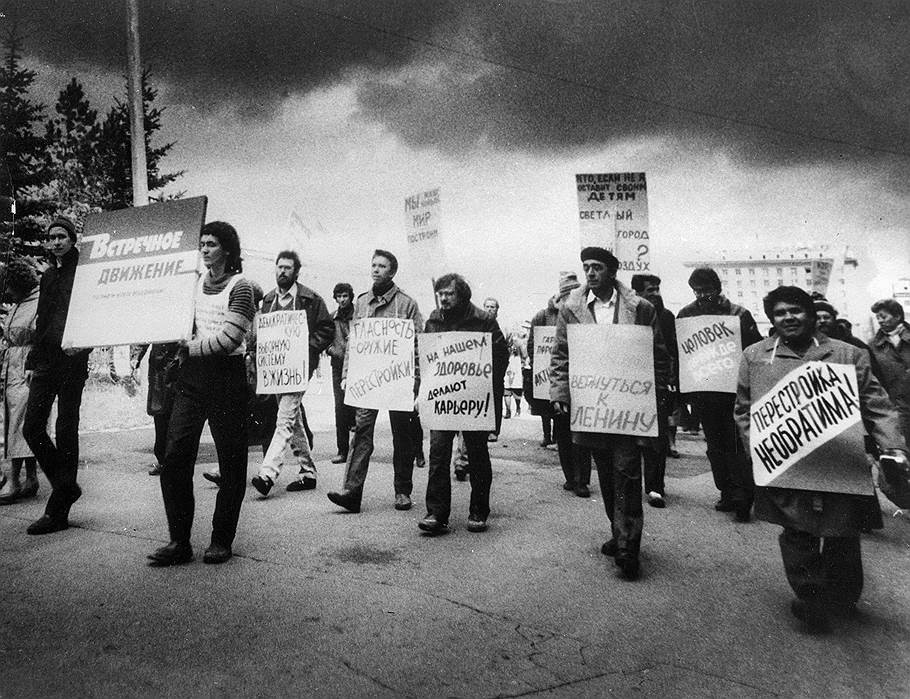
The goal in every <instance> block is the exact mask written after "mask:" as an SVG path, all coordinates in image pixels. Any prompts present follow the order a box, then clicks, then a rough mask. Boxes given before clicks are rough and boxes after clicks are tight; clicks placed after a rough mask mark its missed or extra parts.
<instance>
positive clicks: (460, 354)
mask: <svg viewBox="0 0 910 699" xmlns="http://www.w3.org/2000/svg"><path fill="white" fill-rule="evenodd" d="M492 337H493V336H492V335H491V334H490V333H478V332H445V333H429V334H423V335H420V336H419V337H418V338H417V346H418V347H419V349H420V399H421V410H420V421H421V422H422V423H423V425H424V427H429V428H430V429H432V430H466V431H481V432H483V431H491V430H494V429H496V411H495V404H494V402H493V349H492Z"/></svg>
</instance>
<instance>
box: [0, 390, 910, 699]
mask: <svg viewBox="0 0 910 699" xmlns="http://www.w3.org/2000/svg"><path fill="white" fill-rule="evenodd" d="M326 400H328V398H326V397H319V398H318V401H317V402H319V404H318V405H315V406H313V407H312V408H311V416H312V417H311V421H312V423H313V424H314V426H315V427H316V429H317V434H316V440H317V452H316V456H317V459H319V461H318V465H319V486H318V489H317V490H316V491H310V492H303V493H288V492H285V490H284V489H283V487H282V486H283V485H284V484H285V483H286V482H287V478H286V476H288V477H289V476H290V475H291V474H290V473H288V474H282V479H281V481H280V482H279V486H278V487H277V488H276V490H274V491H273V493H272V495H270V496H269V498H267V499H262V498H260V497H259V495H258V493H256V491H255V490H253V489H252V488H250V489H249V490H248V494H247V498H246V501H245V502H244V507H243V511H242V512H241V521H240V529H239V533H238V537H237V540H236V541H235V545H234V552H235V556H234V558H233V559H232V560H231V561H230V562H228V563H227V564H225V565H222V566H211V565H204V564H203V563H202V561H201V553H202V550H203V549H204V548H205V546H206V545H207V543H208V535H209V533H210V525H209V521H210V518H211V512H212V506H213V502H214V495H215V492H216V490H215V487H214V486H212V485H211V484H209V483H208V482H207V481H204V480H202V478H201V477H199V476H200V472H201V469H202V468H205V467H206V465H207V464H210V463H211V462H213V461H214V460H215V457H214V448H213V446H212V445H211V443H210V442H204V443H203V445H202V448H201V451H200V457H199V464H198V466H197V479H196V496H197V503H196V508H197V513H196V526H195V530H194V536H193V544H194V547H195V549H196V552H197V557H196V560H195V561H194V562H192V563H190V564H187V565H183V566H179V567H175V568H169V569H160V568H158V569H156V568H149V567H147V566H146V560H145V556H146V554H148V553H149V552H150V551H152V550H153V549H154V548H156V547H157V546H160V545H161V544H162V543H165V542H166V540H167V530H166V526H165V520H164V513H163V508H162V505H161V497H160V492H159V488H158V480H157V478H154V477H149V476H148V475H146V473H145V469H146V467H147V466H148V464H149V462H150V460H151V456H150V452H151V442H152V432H151V430H148V429H146V430H135V431H129V432H110V433H93V434H86V435H84V436H83V439H82V455H83V458H84V467H83V469H82V471H81V473H80V482H81V484H82V487H83V490H84V495H83V497H82V499H81V500H80V501H79V502H78V503H77V505H76V506H75V507H74V508H73V512H72V514H71V517H70V520H71V523H72V524H73V526H72V527H71V528H70V529H69V530H67V531H65V532H60V533H57V534H52V535H48V536H42V537H31V536H27V535H26V534H25V527H26V526H27V525H28V523H29V522H31V521H32V520H34V519H36V518H37V517H38V516H40V514H41V513H42V511H43V506H44V501H45V499H46V497H47V495H48V488H47V485H46V483H45V482H44V481H43V480H42V489H41V491H40V493H39V496H38V498H37V499H35V500H32V501H27V502H23V503H18V504H16V505H13V506H9V507H3V508H0V620H2V624H0V696H2V697H25V696H42V697H43V696H67V697H69V696H80V697H81V696H88V697H95V696H97V697H112V696H150V697H151V696H164V695H169V696H269V697H272V696H339V697H341V696H344V697H348V696H389V697H391V696H408V697H423V696H433V697H436V696H453V697H497V696H542V697H549V696H553V697H568V696H592V697H593V696H610V695H616V696H629V695H633V696H656V695H660V696H670V697H675V696H679V697H693V696H694V697H718V696H724V697H726V696H736V697H765V696H768V697H772V696H862V697H906V696H908V695H910V641H908V638H910V633H908V632H910V582H908V581H910V555H908V549H910V522H908V521H907V520H906V519H903V518H901V517H890V516H888V515H890V514H891V513H892V512H893V509H889V510H888V511H887V513H886V519H887V521H886V526H885V529H884V530H883V531H881V532H876V533H874V534H872V535H869V536H866V537H864V542H863V550H864V553H863V559H864V565H865V572H866V588H865V591H864V593H863V597H862V600H861V602H860V605H859V611H858V613H857V614H856V615H855V616H854V617H852V618H848V619H838V620H836V621H835V623H834V625H833V627H832V628H831V630H830V631H828V632H827V633H823V634H810V633H807V632H806V630H805V629H804V628H803V627H802V625H801V624H800V622H798V621H797V620H795V619H794V618H792V617H791V616H790V613H789V611H788V606H789V602H790V599H791V593H790V589H789V587H788V585H787V583H786V580H785V578H784V575H783V570H782V567H781V563H780V557H779V553H778V548H777V531H778V530H777V528H776V527H773V526H771V525H767V524H764V523H757V522H752V523H749V524H736V523H734V522H733V521H732V520H731V519H730V517H729V516H728V515H725V514H720V513H717V512H714V510H713V508H712V504H713V501H714V499H715V497H716V493H715V491H714V487H713V483H712V481H711V476H710V473H709V472H708V467H707V463H706V461H705V457H704V453H703V452H704V443H703V442H702V441H701V440H699V439H695V438H685V439H681V440H680V442H679V444H680V447H681V450H682V451H683V452H684V455H683V458H682V459H679V460H671V462H670V466H669V468H670V470H669V477H668V481H667V488H668V503H669V506H668V507H667V508H666V509H664V510H655V509H651V508H649V507H647V506H646V507H645V529H644V538H643V542H642V569H643V575H642V577H641V579H639V580H637V581H635V582H629V581H625V580H623V579H621V578H620V577H619V576H618V574H617V572H616V568H615V566H614V565H613V563H612V559H609V558H605V557H604V556H602V555H601V554H600V545H601V544H602V543H603V541H604V540H605V539H606V538H607V532H608V525H607V519H606V516H605V514H604V511H603V503H602V501H601V500H600V497H599V492H598V489H597V487H596V474H594V480H595V483H594V484H593V485H592V495H593V496H592V497H591V498H590V499H588V500H584V499H581V498H577V497H575V496H574V495H572V494H571V493H567V492H565V491H564V490H563V489H562V487H561V486H562V478H561V472H560V470H559V467H558V463H557V459H556V454H555V452H552V451H549V450H547V449H541V448H540V447H538V446H537V441H538V440H539V438H540V435H539V422H538V421H537V420H536V419H529V418H525V417H523V418H521V419H517V420H516V419H513V420H510V421H507V422H506V423H505V425H504V429H503V437H502V440H501V441H500V442H499V443H497V444H495V445H491V454H492V457H493V468H494V482H493V491H492V509H493V513H492V515H491V517H490V520H489V522H490V528H489V530H488V531H487V532H485V533H482V534H472V533H469V532H467V531H466V529H465V522H466V520H467V506H468V505H467V503H468V493H469V486H468V484H466V483H458V482H454V483H453V492H454V503H453V505H454V506H453V515H452V520H451V524H452V533H450V534H448V535H447V536H442V537H435V538H433V537H428V536H425V535H422V534H421V533H420V532H419V531H418V529H417V526H416V523H417V521H418V519H419V518H420V517H421V516H422V515H423V514H424V510H423V508H422V503H423V493H424V490H425V486H426V470H417V471H415V491H414V500H415V507H414V509H413V510H411V511H409V512H397V511H395V510H394V509H393V508H392V502H393V492H392V472H391V464H390V460H391V453H390V444H391V439H390V436H389V434H388V428H387V426H383V427H382V428H381V429H378V430H377V439H376V443H377V449H376V452H375V454H374V459H373V464H372V467H371V470H370V474H369V477H368V479H367V485H366V491H365V495H364V502H363V511H362V513H361V514H357V515H355V514H346V513H343V512H341V511H339V510H338V509H337V508H336V507H335V506H334V505H332V504H331V503H330V502H329V501H328V500H327V499H326V497H325V492H326V491H327V490H330V489H334V488H337V487H338V486H339V485H340V480H341V473H342V467H341V466H333V465H330V464H329V463H328V458H329V457H331V456H332V454H333V453H334V450H330V449H329V447H330V446H331V445H332V444H333V443H334V436H333V433H331V432H330V431H329V430H330V423H329V420H330V417H328V416H329V415H330V413H329V411H328V407H327V404H324V403H325V402H326ZM381 423H382V420H380V424H381ZM257 456H258V453H257V452H256V451H253V450H251V452H250V464H251V467H250V472H249V475H250V476H252V475H253V474H254V473H255V467H254V465H255V464H256V463H257Z"/></svg>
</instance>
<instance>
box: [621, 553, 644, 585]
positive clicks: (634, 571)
mask: <svg viewBox="0 0 910 699" xmlns="http://www.w3.org/2000/svg"><path fill="white" fill-rule="evenodd" d="M616 565H618V566H619V570H620V572H621V573H622V576H623V577H624V578H625V579H626V580H636V579H637V578H638V574H639V572H641V567H640V566H639V564H638V559H637V558H632V557H631V556H623V557H621V558H617V559H616Z"/></svg>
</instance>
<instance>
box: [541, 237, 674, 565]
mask: <svg viewBox="0 0 910 699" xmlns="http://www.w3.org/2000/svg"><path fill="white" fill-rule="evenodd" d="M581 262H582V266H583V268H584V272H585V280H586V283H585V284H584V285H582V286H581V287H579V288H578V289H575V290H574V291H572V292H571V293H570V294H569V297H568V299H566V302H565V303H564V304H563V307H562V308H561V309H560V311H559V315H558V317H557V321H556V344H555V346H554V348H553V355H552V360H551V363H550V400H551V402H552V403H553V409H554V411H556V412H557V413H560V414H571V413H570V396H569V363H570V362H571V361H572V357H571V354H570V349H569V341H568V330H567V326H568V325H570V324H573V323H584V324H592V323H597V324H619V325H645V326H649V327H650V328H651V330H652V332H653V337H654V377H655V386H656V387H657V391H658V400H661V399H662V398H664V399H665V398H666V390H667V381H668V376H669V369H670V361H669V355H668V354H667V348H666V346H665V345H664V342H663V338H662V336H661V333H660V329H659V327H658V325H657V312H656V311H655V309H654V306H653V305H652V304H651V303H649V302H648V301H646V300H645V299H643V298H641V297H640V296H638V295H637V294H635V292H634V291H632V290H631V289H629V288H628V287H627V286H625V285H624V284H622V283H620V282H619V281H617V279H616V271H617V269H618V268H619V260H617V259H616V257H614V256H613V254H612V253H610V252H609V251H608V250H605V249H604V248H599V247H588V248H585V249H584V250H582V251H581ZM572 439H573V441H574V442H575V443H576V444H581V445H582V446H586V447H588V448H589V449H590V450H591V455H592V456H593V457H594V463H595V464H597V476H598V480H599V482H600V492H601V496H602V497H603V501H604V508H605V509H606V512H607V517H608V518H609V520H610V529H611V533H612V536H611V538H610V539H609V540H608V541H606V542H605V543H604V545H603V546H602V547H601V552H602V553H603V554H604V555H606V556H612V557H613V559H614V561H615V563H616V565H617V566H618V567H619V569H620V571H621V573H622V575H623V576H624V577H625V578H626V579H628V580H634V579H635V578H637V577H638V574H639V560H638V553H639V547H640V545H641V532H642V525H643V520H644V514H643V511H642V502H641V500H642V496H641V457H640V453H639V449H638V445H637V443H636V437H633V436H630V435H622V434H606V433H592V432H573V433H572Z"/></svg>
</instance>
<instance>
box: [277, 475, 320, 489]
mask: <svg viewBox="0 0 910 699" xmlns="http://www.w3.org/2000/svg"><path fill="white" fill-rule="evenodd" d="M284 489H285V490H286V491H288V492H289V493H296V492H298V491H301V490H315V489H316V479H315V478H313V477H312V476H304V477H303V478H298V479H297V480H294V481H291V482H290V483H288V484H287V485H286V486H284Z"/></svg>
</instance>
